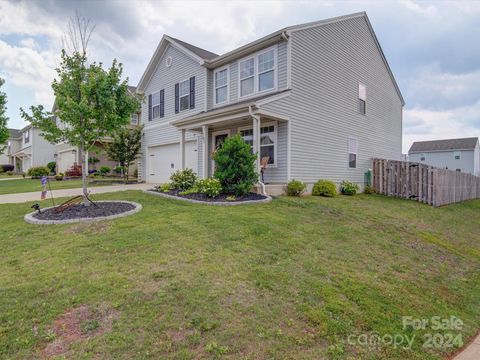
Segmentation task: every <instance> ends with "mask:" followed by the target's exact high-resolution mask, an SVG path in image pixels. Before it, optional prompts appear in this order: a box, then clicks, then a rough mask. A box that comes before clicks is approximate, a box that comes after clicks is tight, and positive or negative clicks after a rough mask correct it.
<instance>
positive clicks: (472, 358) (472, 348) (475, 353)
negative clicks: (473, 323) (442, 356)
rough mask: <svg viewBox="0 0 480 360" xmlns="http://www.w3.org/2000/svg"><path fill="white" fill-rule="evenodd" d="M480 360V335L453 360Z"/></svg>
mask: <svg viewBox="0 0 480 360" xmlns="http://www.w3.org/2000/svg"><path fill="white" fill-rule="evenodd" d="M478 359H480V335H478V336H477V337H476V338H475V340H473V342H472V343H471V344H470V345H469V346H468V347H467V348H466V349H464V350H463V351H462V352H461V353H460V354H458V355H457V356H455V357H454V358H453V360H478Z"/></svg>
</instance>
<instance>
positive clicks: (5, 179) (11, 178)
mask: <svg viewBox="0 0 480 360" xmlns="http://www.w3.org/2000/svg"><path fill="white" fill-rule="evenodd" d="M18 179H23V178H21V177H18V176H17V177H8V178H1V179H0V181H8V180H18Z"/></svg>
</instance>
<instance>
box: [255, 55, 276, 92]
mask: <svg viewBox="0 0 480 360" xmlns="http://www.w3.org/2000/svg"><path fill="white" fill-rule="evenodd" d="M274 69H275V51H274V50H273V49H271V50H269V51H267V52H264V53H263V54H260V55H258V91H265V90H269V89H273V88H274V87H275V81H274V73H275V70H274Z"/></svg>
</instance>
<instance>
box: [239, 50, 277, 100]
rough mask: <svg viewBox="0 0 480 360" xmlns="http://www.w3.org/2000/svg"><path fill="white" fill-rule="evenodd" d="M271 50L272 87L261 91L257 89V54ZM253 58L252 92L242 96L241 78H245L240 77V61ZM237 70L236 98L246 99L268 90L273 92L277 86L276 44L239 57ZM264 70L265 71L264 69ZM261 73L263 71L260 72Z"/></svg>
mask: <svg viewBox="0 0 480 360" xmlns="http://www.w3.org/2000/svg"><path fill="white" fill-rule="evenodd" d="M271 50H273V60H274V62H273V88H271V89H266V90H262V91H259V90H258V84H259V80H258V79H259V75H260V74H259V72H258V56H259V55H262V54H264V53H267V52H269V51H271ZM252 58H253V59H254V61H253V64H254V69H253V92H252V93H251V94H248V95H243V96H242V89H241V80H245V79H247V78H245V79H240V76H241V74H240V63H242V62H244V61H246V60H250V59H252ZM237 71H238V76H237V89H238V99H248V98H249V97H254V96H257V95H259V94H266V93H269V92H274V91H277V88H278V47H277V45H273V46H270V47H268V48H265V49H262V50H260V51H257V52H255V53H253V54H250V55H248V56H245V57H243V58H241V59H239V60H238V64H237ZM268 71H271V70H268ZM264 72H266V71H264ZM262 74H263V72H262Z"/></svg>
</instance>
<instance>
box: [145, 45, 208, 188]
mask: <svg viewBox="0 0 480 360" xmlns="http://www.w3.org/2000/svg"><path fill="white" fill-rule="evenodd" d="M168 56H171V57H172V60H173V61H172V65H171V66H170V67H166V65H165V59H166V58H167V57H168ZM205 75H206V71H205V68H204V67H203V66H201V65H200V64H199V63H198V62H197V61H195V60H194V59H192V58H191V57H189V56H188V55H186V54H185V53H183V52H182V51H180V50H178V49H176V48H175V47H173V46H171V45H169V46H168V47H167V49H166V50H165V52H164V54H163V56H162V57H161V59H160V61H159V63H158V65H157V68H156V69H155V72H154V74H153V76H152V78H151V79H150V81H149V82H148V85H147V86H146V88H145V92H144V94H145V102H144V103H143V104H142V113H141V122H142V123H143V124H145V137H144V140H143V142H142V160H141V164H140V166H139V177H140V179H139V180H145V179H146V166H145V165H146V156H147V148H148V147H151V146H156V145H163V144H171V143H174V142H179V141H180V132H179V130H178V129H177V128H175V127H174V126H172V125H170V124H169V123H170V122H171V121H173V120H176V119H181V118H184V117H187V116H191V115H193V114H196V113H199V112H201V111H204V110H205ZM192 76H195V109H190V110H185V111H181V112H180V113H178V114H175V84H176V83H178V82H180V81H183V80H186V79H189V78H190V77H192ZM162 89H164V90H165V117H163V118H156V119H154V120H152V121H148V95H149V94H152V93H153V92H157V91H160V90H162ZM195 139H196V136H194V134H192V133H189V132H187V135H186V140H187V141H189V140H195Z"/></svg>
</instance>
